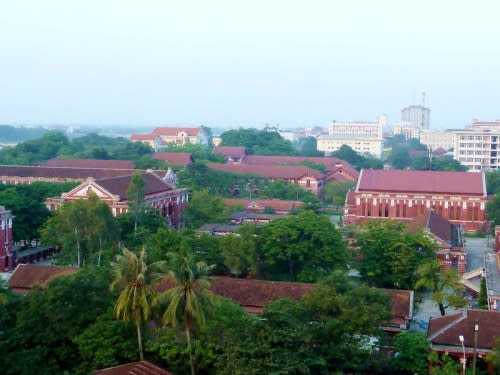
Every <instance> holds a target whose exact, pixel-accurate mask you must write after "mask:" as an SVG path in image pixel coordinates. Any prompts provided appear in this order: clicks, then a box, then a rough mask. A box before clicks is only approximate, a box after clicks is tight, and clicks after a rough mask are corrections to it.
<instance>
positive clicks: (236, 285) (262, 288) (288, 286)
mask: <svg viewBox="0 0 500 375" xmlns="http://www.w3.org/2000/svg"><path fill="white" fill-rule="evenodd" d="M317 285H318V284H306V283H292V282H277V281H266V280H254V279H233V278H227V277H214V278H213V283H212V286H211V290H212V291H213V292H214V293H215V294H217V295H219V296H222V297H225V298H229V299H232V300H233V301H234V302H236V303H238V304H239V305H240V306H242V307H243V308H245V309H246V310H247V311H249V312H257V313H259V312H262V310H263V308H264V306H265V305H267V304H268V303H270V302H273V301H275V300H277V299H280V298H290V299H293V300H296V301H298V300H300V299H301V298H302V296H303V295H304V294H306V293H310V292H312V291H313V290H314V289H315V288H316V287H317ZM171 287H172V282H171V281H170V280H169V279H165V280H163V281H162V282H161V283H160V284H159V285H158V286H157V288H156V289H157V290H158V291H160V292H163V291H165V290H168V289H169V288H171ZM380 290H381V291H382V292H384V293H385V294H387V295H388V296H389V297H390V298H391V300H392V314H393V316H394V318H395V319H397V320H398V321H399V320H400V319H401V318H405V317H411V316H412V313H413V312H412V309H413V306H412V292H411V291H409V290H394V289H380Z"/></svg>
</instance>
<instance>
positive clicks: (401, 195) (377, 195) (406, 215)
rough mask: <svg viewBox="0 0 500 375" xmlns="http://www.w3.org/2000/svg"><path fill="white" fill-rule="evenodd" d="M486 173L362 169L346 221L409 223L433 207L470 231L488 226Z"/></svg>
mask: <svg viewBox="0 0 500 375" xmlns="http://www.w3.org/2000/svg"><path fill="white" fill-rule="evenodd" d="M486 201H487V195H486V182H485V177H484V174H483V173H467V172H435V171H409V170H374V169H363V170H362V171H361V173H360V176H359V180H358V184H357V186H356V188H355V189H354V190H351V191H350V192H349V193H348V194H347V197H346V204H345V209H344V222H345V223H346V224H356V223H359V222H363V221H366V220H370V219H394V220H400V221H405V222H409V221H410V220H411V219H413V218H414V217H416V216H419V215H422V214H424V213H425V212H427V211H429V210H430V209H433V210H434V212H435V213H436V214H438V215H439V216H442V217H444V218H446V219H448V220H449V221H450V222H451V223H453V224H460V225H461V226H462V228H463V229H464V230H465V231H467V232H474V231H484V230H486V229H487V220H486V218H485V206H486Z"/></svg>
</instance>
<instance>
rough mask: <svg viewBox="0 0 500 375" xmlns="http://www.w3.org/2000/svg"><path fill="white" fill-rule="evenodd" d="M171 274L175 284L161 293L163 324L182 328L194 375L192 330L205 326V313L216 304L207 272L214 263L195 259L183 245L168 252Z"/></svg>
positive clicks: (169, 273) (169, 272)
mask: <svg viewBox="0 0 500 375" xmlns="http://www.w3.org/2000/svg"><path fill="white" fill-rule="evenodd" d="M167 258H168V276H169V277H170V279H171V280H172V281H173V283H174V286H173V287H172V288H170V289H168V290H167V291H166V292H164V293H163V294H162V296H161V299H162V302H163V303H164V304H165V305H166V309H165V312H164V313H163V324H164V325H166V326H171V327H173V328H177V327H179V326H182V327H183V330H184V334H185V337H186V344H187V349H188V352H189V363H190V367H191V375H194V374H195V367H194V361H193V352H192V346H191V331H192V330H193V329H194V327H195V326H197V327H205V325H206V316H207V314H209V313H210V311H211V310H212V309H213V306H214V304H215V302H214V298H215V297H214V295H213V293H212V292H211V291H210V290H209V287H210V281H209V279H208V275H209V273H210V270H211V269H212V268H213V266H207V264H206V263H204V262H196V260H195V258H194V256H193V254H192V253H191V252H190V251H189V250H188V249H187V248H186V247H184V248H183V249H182V250H181V252H180V253H172V252H170V253H168V254H167Z"/></svg>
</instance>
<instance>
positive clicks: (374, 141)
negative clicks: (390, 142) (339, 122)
mask: <svg viewBox="0 0 500 375" xmlns="http://www.w3.org/2000/svg"><path fill="white" fill-rule="evenodd" d="M343 145H346V146H349V147H350V148H352V149H353V150H354V151H356V152H358V153H360V154H362V155H366V154H369V155H371V156H373V157H376V158H379V159H380V158H381V157H382V152H383V151H384V140H383V139H379V138H370V137H366V136H362V135H320V136H318V138H317V146H316V147H317V148H318V151H322V152H324V153H325V154H329V153H332V152H334V151H338V150H340V148H341V147H342V146H343Z"/></svg>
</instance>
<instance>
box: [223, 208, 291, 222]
mask: <svg viewBox="0 0 500 375" xmlns="http://www.w3.org/2000/svg"><path fill="white" fill-rule="evenodd" d="M282 218H283V215H279V214H268V213H264V212H249V211H241V212H234V213H232V214H231V216H229V221H230V222H231V224H233V225H242V224H255V225H261V224H267V223H270V222H271V221H273V220H276V219H282Z"/></svg>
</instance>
